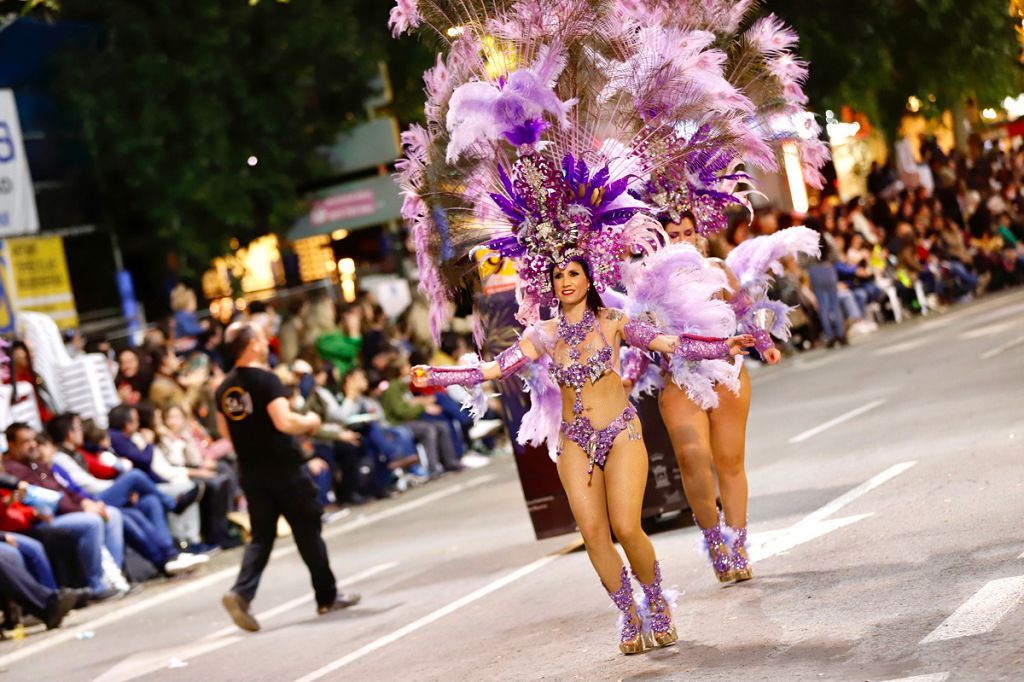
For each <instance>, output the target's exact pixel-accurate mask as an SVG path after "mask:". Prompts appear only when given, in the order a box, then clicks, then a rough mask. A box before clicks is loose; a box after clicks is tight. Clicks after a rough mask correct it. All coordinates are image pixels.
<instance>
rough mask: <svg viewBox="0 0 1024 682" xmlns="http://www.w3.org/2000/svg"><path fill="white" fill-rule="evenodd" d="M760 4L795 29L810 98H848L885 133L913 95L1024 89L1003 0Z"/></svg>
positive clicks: (781, 0)
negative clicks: (807, 65) (808, 66)
mask: <svg viewBox="0 0 1024 682" xmlns="http://www.w3.org/2000/svg"><path fill="white" fill-rule="evenodd" d="M766 9H768V10H770V11H773V12H775V13H777V14H778V15H779V16H780V17H782V18H783V19H785V20H786V21H787V22H788V23H790V24H792V25H793V27H794V28H796V29H797V31H799V33H800V38H801V41H800V45H801V46H800V52H801V54H802V56H804V57H805V58H806V59H807V60H808V61H810V63H811V77H810V80H809V82H808V85H807V93H808V95H809V96H810V98H811V101H812V106H813V107H814V108H815V109H818V110H823V109H826V108H830V109H838V108H839V107H840V106H842V105H843V104H849V105H850V106H853V107H854V108H856V109H859V110H861V111H864V112H866V113H867V114H868V115H869V116H870V117H871V119H872V120H873V121H875V122H876V123H878V124H879V125H880V126H881V127H882V128H883V129H885V130H886V131H887V132H890V133H891V132H893V131H894V130H895V128H896V127H897V126H898V124H899V118H900V115H901V114H902V112H903V107H904V106H905V104H906V101H907V98H908V97H909V96H910V95H916V96H917V97H918V98H920V99H921V100H922V101H924V102H925V103H926V104H931V107H932V112H933V113H938V112H939V111H942V110H943V109H947V108H950V107H952V106H953V105H954V104H955V103H957V102H958V101H962V100H963V98H965V97H974V98H976V99H977V100H978V101H979V103H980V104H981V105H982V106H993V105H995V104H997V103H998V102H999V101H1000V100H1001V99H1002V98H1003V97H1006V96H1007V95H1017V94H1018V93H1019V92H1021V90H1022V89H1024V77H1022V71H1021V67H1020V63H1019V61H1018V55H1019V52H1020V46H1019V44H1018V42H1017V36H1016V34H1015V33H1014V29H1013V19H1012V18H1011V17H1010V15H1009V13H1008V11H1007V2H1006V0H970V1H968V2H965V1H964V0H857V2H850V1H839V0H835V1H833V0H768V2H767V3H766ZM929 95H934V97H935V101H934V103H931V102H930V100H929V97H928V96H929Z"/></svg>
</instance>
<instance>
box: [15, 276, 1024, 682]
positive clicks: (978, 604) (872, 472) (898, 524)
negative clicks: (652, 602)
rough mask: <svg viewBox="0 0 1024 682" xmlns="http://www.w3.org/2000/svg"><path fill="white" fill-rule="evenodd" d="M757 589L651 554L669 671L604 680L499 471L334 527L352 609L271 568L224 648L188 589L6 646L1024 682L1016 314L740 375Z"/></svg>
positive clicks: (96, 660) (171, 655)
mask: <svg viewBox="0 0 1024 682" xmlns="http://www.w3.org/2000/svg"><path fill="white" fill-rule="evenodd" d="M753 377H754V378H753V386H754V388H753V391H754V399H753V408H752V413H751V419H750V425H749V432H748V434H749V445H748V470H749V473H750V484H751V485H750V489H751V504H750V514H751V533H752V535H751V541H752V543H753V545H754V550H753V552H754V555H755V558H757V562H756V564H755V573H756V578H755V580H753V581H752V582H749V583H745V584H742V585H737V586H730V587H720V586H719V585H718V584H717V583H715V582H714V581H713V578H712V575H711V572H710V570H709V569H708V568H707V566H706V564H705V562H704V560H703V559H702V558H701V557H700V556H699V555H698V553H697V551H696V547H697V534H696V532H695V531H694V529H693V528H692V527H691V528H683V529H677V530H671V531H667V532H663V533H659V534H658V535H656V536H655V537H654V542H655V545H656V547H657V551H658V554H659V557H660V559H661V562H662V567H663V571H664V574H665V577H666V581H667V582H668V583H670V584H674V585H676V586H678V587H679V588H680V589H681V590H683V591H684V594H683V596H682V598H681V600H680V602H679V605H678V607H677V610H676V621H677V624H678V628H679V634H680V642H679V645H678V646H676V647H674V648H671V649H665V650H659V651H655V652H651V653H647V654H644V655H642V656H633V657H623V656H620V655H618V651H617V647H616V642H617V639H616V633H615V627H614V623H615V612H614V611H613V610H612V608H611V606H610V602H609V600H608V599H607V597H606V596H605V595H604V593H603V590H602V589H601V586H600V584H599V582H598V581H597V579H596V577H595V575H594V573H593V572H592V570H591V568H590V566H589V564H588V562H587V558H586V555H585V554H584V553H582V552H580V551H578V538H577V537H575V536H565V537H561V538H555V539H551V540H546V541H543V542H537V541H535V540H534V539H533V533H532V530H531V527H530V524H529V519H528V516H527V513H526V510H525V506H524V504H523V500H522V495H521V492H520V490H519V487H518V482H517V479H516V475H515V469H514V465H513V462H512V461H511V459H510V458H504V459H500V460H498V461H497V462H495V464H494V465H492V466H490V467H487V468H485V469H481V470H476V471H472V472H468V473H464V474H461V475H459V476H454V477H450V478H447V479H445V480H443V481H441V482H439V483H437V484H434V485H430V486H427V487H424V488H421V489H419V490H417V491H414V492H412V493H410V494H407V495H405V496H403V497H401V498H399V499H397V500H393V501H388V502H385V503H379V504H375V505H372V506H369V507H364V508H360V509H359V510H358V511H357V512H356V513H353V514H351V515H348V516H346V517H344V518H341V519H339V520H337V521H336V522H335V523H332V524H331V525H330V526H328V528H327V531H326V536H327V538H328V545H329V548H330V550H331V555H332V561H333V564H334V567H335V572H336V573H337V574H338V576H339V579H341V580H342V581H343V582H344V583H345V584H346V585H351V587H350V588H346V589H354V590H357V591H359V592H361V593H362V594H363V597H364V598H363V602H362V604H360V605H359V606H357V607H356V608H354V609H351V610H349V611H347V612H341V613H337V614H332V615H331V616H326V617H320V618H318V617H317V616H316V615H315V612H314V607H313V603H312V597H311V594H310V587H309V580H308V577H307V574H306V572H305V569H304V568H303V566H302V564H301V563H300V561H299V559H298V556H297V555H296V553H295V548H294V546H293V545H292V543H291V542H290V541H282V542H280V543H279V545H278V549H277V554H276V555H275V557H274V558H273V559H272V561H271V565H270V568H269V570H268V571H267V572H266V574H265V575H264V582H263V585H262V586H261V589H260V593H259V596H258V597H257V600H256V602H255V604H254V610H255V611H256V613H257V615H258V616H259V617H260V619H261V621H262V622H263V625H264V629H263V631H262V632H260V633H258V634H247V633H243V632H241V631H238V630H236V629H234V628H233V627H232V626H231V623H230V621H229V620H228V618H227V616H226V615H225V614H224V613H223V612H222V611H221V607H220V603H219V597H220V595H221V594H222V593H223V592H224V590H225V589H226V588H227V587H228V586H230V584H231V581H232V579H233V577H234V573H235V570H236V567H237V562H238V558H239V553H238V551H233V552H227V553H224V554H222V555H220V556H218V557H216V558H215V561H213V562H211V565H210V567H209V568H207V569H204V572H203V573H202V574H199V575H197V576H195V577H192V578H190V579H187V580H178V581H171V582H167V583H163V584H155V585H150V586H148V587H147V589H146V590H145V591H144V592H143V593H141V594H140V595H138V596H134V597H132V598H129V599H126V600H123V601H121V602H119V603H116V604H111V605H102V606H100V607H94V608H90V609H87V610H85V611H80V612H75V613H74V614H73V615H72V616H71V617H70V618H69V620H68V621H67V624H66V626H65V627H64V628H62V629H60V630H56V631H53V632H50V633H43V632H37V631H30V633H29V636H27V637H26V638H25V639H24V640H21V641H18V642H3V643H0V674H2V675H3V677H5V678H7V679H19V680H33V681H42V680H60V681H61V682H69V681H72V680H89V679H96V680H104V681H105V682H115V681H118V680H131V679H146V680H186V679H187V680H194V679H208V680H280V681H292V680H303V681H308V680H314V679H324V680H332V679H352V680H534V679H554V680H567V679H571V680H575V679H579V680H625V679H629V680H681V679H687V680H740V679H742V680H823V679H824V680H872V681H875V680H878V681H881V680H897V679H899V680H914V681H915V682H941V681H942V680H946V679H948V680H1001V679H1005V680H1011V679H1012V680H1019V679H1024V524H1022V520H1024V292H1014V293H1010V294H1004V295H1000V296H995V297H988V298H985V299H982V300H981V301H978V302H975V303H973V304H968V305H964V306H960V307H956V308H954V309H952V310H950V311H949V312H947V313H946V314H943V315H936V316H930V317H928V318H925V319H921V320H915V321H911V322H907V323H905V324H903V325H900V326H890V327H887V328H885V329H883V330H882V331H880V332H878V333H876V334H873V335H871V336H869V337H865V338H864V339H862V340H860V341H859V342H857V343H855V344H854V345H853V346H852V347H850V348H846V349H842V350H838V351H833V352H812V353H806V354H803V355H800V356H798V357H796V358H788V359H787V360H785V361H784V362H783V364H781V365H780V366H778V367H776V368H759V369H757V370H756V371H755V372H754V373H753Z"/></svg>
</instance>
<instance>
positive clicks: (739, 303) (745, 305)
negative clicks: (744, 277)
mask: <svg viewBox="0 0 1024 682" xmlns="http://www.w3.org/2000/svg"><path fill="white" fill-rule="evenodd" d="M729 305H730V307H732V311H733V312H734V313H735V314H736V319H737V320H742V319H743V318H745V317H746V316H747V315H749V314H750V313H751V311H753V309H754V302H753V301H752V300H751V299H750V294H748V293H747V291H746V289H740V290H739V292H738V293H737V294H736V295H735V296H733V297H732V299H730V300H729Z"/></svg>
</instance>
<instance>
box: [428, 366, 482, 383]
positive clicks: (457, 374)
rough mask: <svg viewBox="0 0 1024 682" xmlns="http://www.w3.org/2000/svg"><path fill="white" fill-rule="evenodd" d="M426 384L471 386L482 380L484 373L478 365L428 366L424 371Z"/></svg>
mask: <svg viewBox="0 0 1024 682" xmlns="http://www.w3.org/2000/svg"><path fill="white" fill-rule="evenodd" d="M426 377H427V383H426V385H427V386H442V387H443V386H454V385H458V386H465V387H467V388H471V387H473V386H477V385H479V384H482V383H483V382H484V373H483V371H482V370H481V369H480V368H479V367H466V366H465V365H457V366H454V367H429V368H427V371H426Z"/></svg>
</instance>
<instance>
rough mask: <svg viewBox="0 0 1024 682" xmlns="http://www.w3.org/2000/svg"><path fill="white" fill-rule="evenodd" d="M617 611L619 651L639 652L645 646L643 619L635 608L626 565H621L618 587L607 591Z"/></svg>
mask: <svg viewBox="0 0 1024 682" xmlns="http://www.w3.org/2000/svg"><path fill="white" fill-rule="evenodd" d="M608 596H609V597H611V599H612V601H613V602H614V603H615V607H616V608H617V609H618V610H619V611H620V613H619V651H621V652H622V653H624V654H626V655H627V656H628V655H630V654H639V653H643V651H644V650H645V649H646V648H647V643H646V642H645V641H644V635H643V627H642V626H643V621H642V620H641V619H640V612H639V611H637V609H636V603H635V602H634V601H633V583H631V582H630V580H629V573H627V572H626V567H625V566H623V567H622V573H621V574H620V575H619V589H618V590H616V591H615V592H609V593H608Z"/></svg>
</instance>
